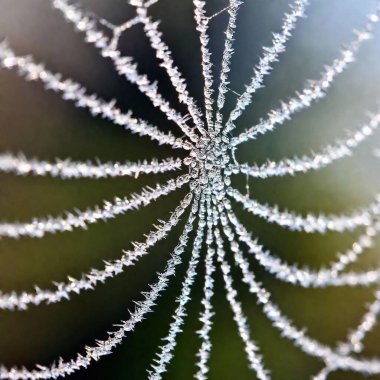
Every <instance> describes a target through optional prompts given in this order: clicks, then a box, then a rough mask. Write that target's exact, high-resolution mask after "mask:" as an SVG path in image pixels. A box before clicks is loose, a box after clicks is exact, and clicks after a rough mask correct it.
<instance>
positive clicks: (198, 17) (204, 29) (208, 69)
mask: <svg viewBox="0 0 380 380" xmlns="http://www.w3.org/2000/svg"><path fill="white" fill-rule="evenodd" d="M193 5H194V18H195V21H196V23H197V27H196V29H197V31H198V32H199V41H200V45H201V65H202V75H203V80H204V88H203V95H204V102H205V110H206V112H205V113H206V120H207V126H208V129H209V130H211V128H212V127H213V104H214V99H213V97H212V95H213V92H214V91H213V88H212V85H213V75H212V63H211V53H210V51H209V49H208V43H209V41H210V37H209V35H208V22H209V18H208V17H206V11H205V6H206V2H205V1H203V0H193Z"/></svg>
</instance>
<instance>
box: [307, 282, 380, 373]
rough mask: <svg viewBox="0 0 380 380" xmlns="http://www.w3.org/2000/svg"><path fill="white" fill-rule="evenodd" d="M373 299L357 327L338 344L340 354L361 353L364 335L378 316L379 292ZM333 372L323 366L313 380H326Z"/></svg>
mask: <svg viewBox="0 0 380 380" xmlns="http://www.w3.org/2000/svg"><path fill="white" fill-rule="evenodd" d="M374 295H375V299H374V301H373V302H372V303H371V304H370V305H369V307H368V310H367V312H366V313H365V314H364V315H363V317H362V319H361V321H360V323H359V325H358V326H357V327H356V329H355V330H353V331H350V333H349V334H348V337H347V339H346V341H345V342H344V343H340V344H339V346H338V351H339V352H340V353H342V354H346V355H347V354H350V353H351V352H355V353H360V352H362V351H363V348H364V345H363V340H364V338H365V337H366V335H367V334H368V333H369V332H370V331H371V330H373V328H374V327H375V325H376V324H377V318H378V316H379V314H380V290H379V289H377V290H376V291H375V293H374ZM333 371H334V368H333V367H331V365H330V366H328V365H327V366H325V367H324V368H322V369H321V370H320V371H319V373H318V374H317V375H315V376H314V377H313V380H326V379H327V377H328V375H329V374H330V373H331V372H333Z"/></svg>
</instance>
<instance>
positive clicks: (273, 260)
mask: <svg viewBox="0 0 380 380" xmlns="http://www.w3.org/2000/svg"><path fill="white" fill-rule="evenodd" d="M225 203H226V205H227V206H226V207H228V209H230V208H231V205H230V204H229V203H228V202H227V201H226V202H225ZM227 215H228V219H229V221H230V223H231V224H232V225H233V226H234V228H235V230H236V234H237V236H238V238H239V240H240V241H241V242H243V243H245V245H247V247H248V248H249V253H250V254H252V255H253V256H254V257H255V259H256V260H257V261H258V263H259V264H260V265H261V266H263V267H264V268H265V269H266V270H267V271H268V272H269V273H271V274H273V275H275V277H276V278H277V279H278V280H280V281H283V282H287V283H290V284H294V285H298V286H301V287H303V288H325V287H328V286H350V285H351V286H357V285H363V286H368V285H370V284H373V283H374V279H370V278H369V277H365V275H363V273H360V272H359V273H355V272H353V273H349V275H348V274H341V272H342V271H343V270H344V269H346V267H347V266H348V265H349V264H352V263H354V262H356V261H357V260H358V258H359V257H360V255H361V254H363V253H364V252H365V251H366V250H367V249H369V248H371V247H372V246H373V245H374V238H375V237H376V236H377V235H378V234H379V233H380V222H376V223H375V224H374V225H371V226H369V227H367V228H366V231H365V233H363V234H362V235H360V236H359V238H358V239H357V240H356V241H355V242H354V243H353V244H352V246H351V247H350V248H349V249H347V250H346V251H345V252H344V253H341V254H338V255H337V258H336V259H335V260H334V261H332V262H331V263H330V264H329V265H328V266H327V267H323V268H321V269H319V270H312V269H309V268H308V267H305V266H298V265H296V264H293V265H289V264H287V263H285V262H283V261H282V260H281V259H280V258H279V257H278V256H274V255H273V254H272V253H271V252H270V251H267V250H264V248H263V246H262V245H261V244H259V243H258V241H257V240H253V239H252V236H251V234H250V233H249V232H248V231H247V229H246V228H245V227H244V226H243V225H242V224H241V223H240V222H239V220H238V218H237V217H236V215H235V214H234V213H233V212H231V211H228V213H227ZM378 272H379V271H377V273H378ZM365 273H366V272H365ZM376 279H378V276H376ZM360 280H364V282H363V283H358V282H359V281H360Z"/></svg>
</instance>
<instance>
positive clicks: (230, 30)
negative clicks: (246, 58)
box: [215, 0, 243, 134]
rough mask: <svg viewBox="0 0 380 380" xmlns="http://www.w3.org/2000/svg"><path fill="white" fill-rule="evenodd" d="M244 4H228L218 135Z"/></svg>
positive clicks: (218, 98) (218, 102)
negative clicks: (239, 16)
mask: <svg viewBox="0 0 380 380" xmlns="http://www.w3.org/2000/svg"><path fill="white" fill-rule="evenodd" d="M242 4H243V3H242V2H241V1H239V0H229V2H228V8H227V11H228V14H229V18H228V24H227V29H226V31H225V35H226V38H225V40H224V51H223V56H222V68H221V71H220V75H219V78H220V83H219V87H218V97H217V101H216V105H217V109H216V117H215V132H216V133H217V134H218V133H219V132H220V130H221V128H222V123H223V115H222V109H223V107H224V103H225V101H226V96H225V94H226V93H227V91H228V84H229V80H228V74H229V72H230V71H231V68H230V66H231V58H232V55H233V53H234V49H233V41H234V35H235V30H236V19H237V12H238V9H239V7H240V5H242Z"/></svg>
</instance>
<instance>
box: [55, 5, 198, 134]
mask: <svg viewBox="0 0 380 380" xmlns="http://www.w3.org/2000/svg"><path fill="white" fill-rule="evenodd" d="M51 1H52V5H53V7H54V8H55V9H57V10H59V11H61V12H62V14H63V15H64V17H65V19H66V20H67V21H69V22H71V23H72V24H74V26H75V28H76V29H77V30H78V31H80V32H82V33H84V34H85V40H86V42H88V43H90V44H93V45H94V46H95V47H97V48H98V49H100V50H101V54H102V56H103V57H108V58H110V59H111V60H112V62H113V64H114V66H115V69H116V70H117V72H118V73H119V75H122V76H124V77H125V78H126V79H127V80H128V81H129V82H130V83H132V84H135V85H136V86H137V88H138V89H139V91H140V92H141V93H143V94H144V95H146V96H147V97H148V99H149V100H150V101H151V102H152V104H153V105H154V106H155V107H157V108H158V109H159V110H160V111H162V112H163V113H164V114H165V116H166V117H167V118H168V120H172V121H174V122H175V123H176V124H177V125H178V126H179V127H180V128H181V130H182V131H183V132H184V133H185V134H186V135H187V136H188V137H190V138H191V137H192V136H193V134H192V132H191V129H190V127H189V126H188V125H187V124H186V119H185V117H184V116H182V115H181V114H179V113H178V112H177V111H175V110H174V109H173V108H172V107H171V106H170V104H169V102H168V101H167V100H165V99H164V97H163V96H162V95H161V94H160V93H159V92H158V85H157V83H156V82H153V83H152V82H151V81H150V80H149V78H148V76H147V75H144V74H140V73H139V72H138V70H137V64H136V63H135V62H134V61H133V59H132V58H131V57H128V56H122V54H121V52H120V50H118V46H117V45H118V42H119V38H120V36H121V34H122V32H125V31H126V30H127V29H129V28H131V27H132V26H134V25H136V24H139V23H140V18H139V17H138V16H136V17H134V18H132V19H131V20H129V21H127V22H125V23H123V24H122V25H119V26H115V25H112V24H109V23H108V22H105V20H102V19H100V20H99V19H97V18H95V17H93V16H91V15H89V13H86V12H83V11H81V10H80V9H79V8H78V7H76V6H74V5H72V4H69V3H68V2H67V1H66V0H51ZM102 21H103V25H106V26H108V27H109V28H110V29H111V31H112V32H113V38H111V39H110V38H108V37H107V36H106V35H105V34H104V33H103V32H102V31H101V30H100V29H98V28H97V26H96V25H97V23H101V22H102ZM193 137H194V136H193ZM193 141H194V140H193Z"/></svg>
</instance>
